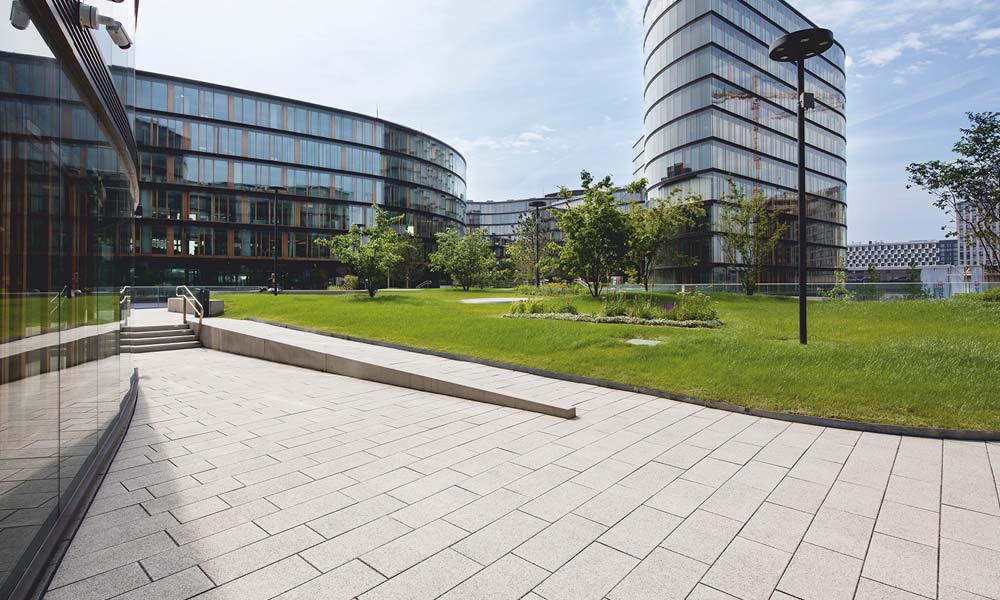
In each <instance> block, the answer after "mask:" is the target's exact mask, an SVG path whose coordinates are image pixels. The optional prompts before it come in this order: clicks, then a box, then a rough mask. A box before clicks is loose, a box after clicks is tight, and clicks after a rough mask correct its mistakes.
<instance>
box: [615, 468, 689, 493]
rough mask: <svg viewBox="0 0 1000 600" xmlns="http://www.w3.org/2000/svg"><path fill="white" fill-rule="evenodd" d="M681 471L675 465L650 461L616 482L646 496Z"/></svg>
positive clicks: (657, 490)
mask: <svg viewBox="0 0 1000 600" xmlns="http://www.w3.org/2000/svg"><path fill="white" fill-rule="evenodd" d="M681 473H683V471H682V470H681V469H679V468H677V467H673V466H670V465H665V464H662V463H658V462H651V463H647V464H645V465H642V466H641V467H639V468H638V469H636V470H635V471H633V472H632V473H630V474H629V475H627V476H626V477H625V478H623V479H622V480H621V481H620V482H618V483H619V484H620V485H621V486H623V487H627V488H630V489H633V490H637V491H641V492H645V494H646V497H647V498H648V497H649V496H652V495H653V494H655V493H656V492H659V491H660V490H662V489H663V488H665V487H666V486H667V484H669V483H670V482H671V481H673V480H675V479H677V477H678V476H679V475H680V474H681Z"/></svg>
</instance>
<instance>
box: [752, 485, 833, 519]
mask: <svg viewBox="0 0 1000 600" xmlns="http://www.w3.org/2000/svg"><path fill="white" fill-rule="evenodd" d="M829 489H830V486H827V485H824V484H821V483H813V482H811V481H805V480H804V479H795V478H794V477H785V478H784V479H782V480H781V483H779V484H778V487H776V488H774V491H773V492H771V494H770V495H769V496H768V497H767V501H768V502H773V503H774V504H780V505H781V506H787V507H788V508H794V509H795V510H801V511H802V512H808V513H813V514H815V513H816V512H817V511H818V510H819V507H820V506H821V505H822V504H823V500H824V498H826V495H827V492H828V491H829Z"/></svg>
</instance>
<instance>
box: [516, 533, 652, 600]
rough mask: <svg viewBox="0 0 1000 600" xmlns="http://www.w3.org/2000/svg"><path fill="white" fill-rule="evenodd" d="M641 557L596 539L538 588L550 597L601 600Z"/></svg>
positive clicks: (544, 595)
mask: <svg viewBox="0 0 1000 600" xmlns="http://www.w3.org/2000/svg"><path fill="white" fill-rule="evenodd" d="M637 564H639V560H638V559H636V558H634V557H632V556H629V555H627V554H625V553H623V552H619V551H617V550H615V549H613V548H609V547H607V546H605V545H604V544H600V543H594V544H591V545H589V546H587V547H586V548H585V549H584V550H583V552H581V553H580V554H577V555H576V556H574V557H573V558H572V559H571V560H570V561H569V562H568V563H566V564H565V565H563V566H562V567H560V568H559V569H558V570H557V571H556V572H555V573H553V574H552V576H551V577H549V578H548V579H546V580H545V581H543V582H542V583H541V585H539V586H538V587H537V588H536V590H537V592H538V594H539V595H541V596H543V597H545V598H546V599H547V600H600V599H601V598H603V597H604V595H605V594H607V593H608V592H609V591H611V588H613V587H614V586H616V585H617V584H618V582H620V581H621V580H622V579H623V578H624V577H625V575H627V574H628V572H629V571H631V570H632V569H633V568H634V567H635V566H636V565H637Z"/></svg>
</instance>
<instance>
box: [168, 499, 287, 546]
mask: <svg viewBox="0 0 1000 600" xmlns="http://www.w3.org/2000/svg"><path fill="white" fill-rule="evenodd" d="M277 510H278V507H277V506H275V505H273V504H271V503H270V502H268V501H267V500H263V499H261V500H255V501H253V502H248V503H247V504H243V505H241V506H237V507H234V508H230V509H228V510H223V511H220V512H217V513H214V514H211V515H208V516H207V517H202V518H200V519H195V520H194V521H188V522H187V523H184V524H183V525H178V526H176V527H173V528H170V529H168V530H167V533H169V534H170V537H172V538H173V539H174V540H175V541H176V542H177V543H178V544H181V545H184V544H188V543H190V542H193V541H194V540H198V539H201V538H204V537H208V536H210V535H213V534H215V533H219V532H220V531H225V530H226V529H231V528H233V527H237V526H239V525H242V524H244V523H249V522H250V521H253V520H254V519H258V518H260V517H263V516H264V515H268V514H271V513H273V512H276V511H277Z"/></svg>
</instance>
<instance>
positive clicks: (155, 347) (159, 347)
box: [121, 341, 201, 354]
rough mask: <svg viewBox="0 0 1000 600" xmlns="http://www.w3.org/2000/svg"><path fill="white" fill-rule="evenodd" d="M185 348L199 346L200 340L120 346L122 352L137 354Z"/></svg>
mask: <svg viewBox="0 0 1000 600" xmlns="http://www.w3.org/2000/svg"><path fill="white" fill-rule="evenodd" d="M187 348H201V343H200V342H196V341H195V342H173V343H168V344H149V345H147V346H124V345H123V346H122V347H121V351H122V352H124V353H130V354H138V353H142V352H161V351H164V350H184V349H187Z"/></svg>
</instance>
